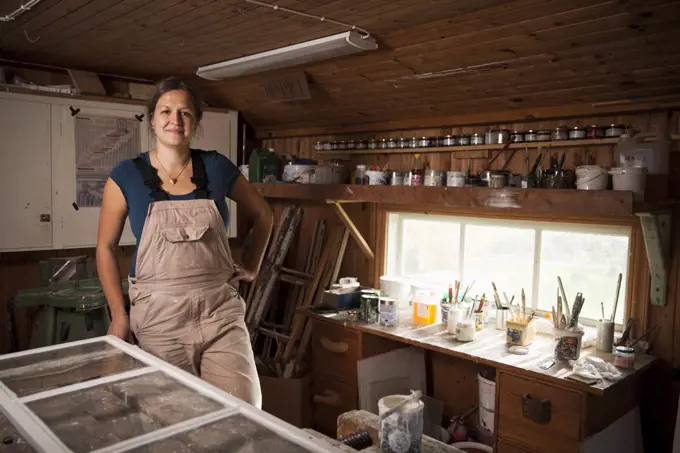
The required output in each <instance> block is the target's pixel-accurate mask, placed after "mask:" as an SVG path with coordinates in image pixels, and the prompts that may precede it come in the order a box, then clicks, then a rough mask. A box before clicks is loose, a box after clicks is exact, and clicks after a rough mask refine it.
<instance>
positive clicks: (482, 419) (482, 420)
mask: <svg viewBox="0 0 680 453" xmlns="http://www.w3.org/2000/svg"><path fill="white" fill-rule="evenodd" d="M493 417H494V411H490V410H488V409H484V408H483V407H482V406H481V405H480V406H479V426H481V427H482V428H484V429H485V430H487V431H489V432H490V433H493V428H494V425H493Z"/></svg>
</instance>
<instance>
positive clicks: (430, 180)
mask: <svg viewBox="0 0 680 453" xmlns="http://www.w3.org/2000/svg"><path fill="white" fill-rule="evenodd" d="M443 180H444V172H443V171H440V170H425V179H424V181H423V185H424V186H429V187H434V186H441V185H443Z"/></svg>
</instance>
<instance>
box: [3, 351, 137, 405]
mask: <svg viewBox="0 0 680 453" xmlns="http://www.w3.org/2000/svg"><path fill="white" fill-rule="evenodd" d="M145 366H146V365H145V364H144V363H142V362H140V361H139V360H137V359H135V358H134V357H132V356H130V355H128V354H126V353H125V352H124V351H122V350H120V349H119V348H116V347H115V346H112V345H110V344H109V343H106V342H105V341H95V342H89V343H81V344H77V345H73V346H70V345H69V346H65V347H64V348H58V349H51V350H48V351H41V352H36V353H34V354H25V355H20V356H17V357H9V358H7V359H2V360H0V381H1V382H2V383H3V384H5V385H6V386H7V387H8V388H9V389H10V390H11V391H13V392H14V393H15V394H16V395H17V396H19V397H24V396H27V395H31V394H34V393H38V392H43V391H45V390H50V389H55V388H59V387H64V386H67V385H71V384H76V383H79V382H85V381H90V380H93V379H98V378H101V377H105V376H109V375H112V374H118V373H122V372H125V371H130V370H133V369H138V368H144V367H145Z"/></svg>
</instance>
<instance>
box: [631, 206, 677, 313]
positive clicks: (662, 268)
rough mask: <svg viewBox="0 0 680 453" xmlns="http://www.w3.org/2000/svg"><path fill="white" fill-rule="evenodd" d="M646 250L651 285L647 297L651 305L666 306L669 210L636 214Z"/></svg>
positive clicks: (669, 235) (669, 240)
mask: <svg viewBox="0 0 680 453" xmlns="http://www.w3.org/2000/svg"><path fill="white" fill-rule="evenodd" d="M636 214H637V215H638V217H640V224H641V226H642V234H643V236H644V240H645V248H646V250H647V260H648V262H649V273H650V275H651V285H650V289H649V292H650V294H649V297H650V301H651V303H652V305H657V306H660V307H663V306H665V305H666V302H667V301H666V294H667V291H668V266H669V262H670V246H671V220H672V215H671V211H670V210H662V211H654V212H638V213H636Z"/></svg>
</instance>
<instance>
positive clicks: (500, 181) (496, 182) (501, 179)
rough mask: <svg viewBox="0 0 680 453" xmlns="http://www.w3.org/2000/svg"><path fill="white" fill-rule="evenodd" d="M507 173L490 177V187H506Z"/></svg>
mask: <svg viewBox="0 0 680 453" xmlns="http://www.w3.org/2000/svg"><path fill="white" fill-rule="evenodd" d="M505 180H506V175H491V177H490V179H489V187H491V188H493V189H502V188H503V187H505Z"/></svg>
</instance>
